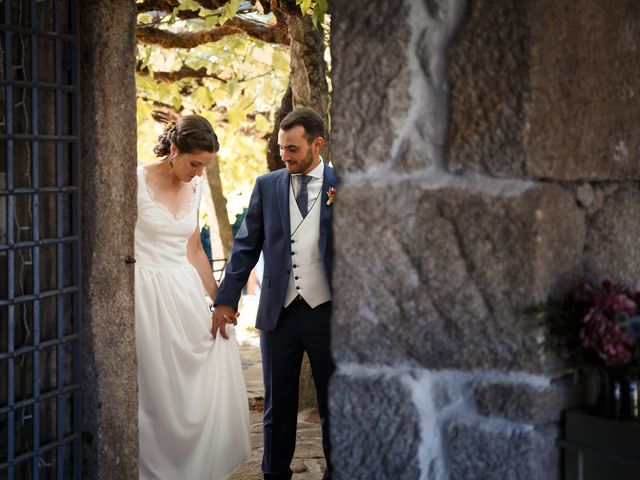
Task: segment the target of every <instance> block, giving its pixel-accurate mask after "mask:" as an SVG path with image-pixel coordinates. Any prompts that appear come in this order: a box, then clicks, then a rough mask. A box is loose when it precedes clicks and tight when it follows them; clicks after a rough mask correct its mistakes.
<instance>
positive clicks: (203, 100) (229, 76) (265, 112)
mask: <svg viewBox="0 0 640 480" xmlns="http://www.w3.org/2000/svg"><path fill="white" fill-rule="evenodd" d="M240 4H241V2H240V1H235V0H234V1H230V2H228V3H226V4H225V5H223V7H221V8H219V9H217V10H215V11H214V10H207V9H204V8H202V7H200V6H199V4H197V3H196V2H195V1H193V0H181V1H180V5H179V6H178V7H176V9H174V12H173V13H163V12H153V15H151V14H148V13H143V14H140V15H139V16H138V22H139V23H141V24H147V23H157V24H158V25H159V26H158V27H157V28H162V29H168V30H170V31H172V32H174V33H180V32H194V31H199V30H201V29H205V28H209V27H210V26H211V25H212V22H214V24H216V23H217V24H221V23H223V22H225V21H226V20H228V19H229V18H231V17H233V16H234V15H236V12H237V11H238V8H239V6H240ZM198 9H199V11H200V16H199V17H197V18H193V19H186V20H181V19H178V18H177V16H176V14H177V12H178V11H179V10H198ZM137 57H138V64H139V65H138V69H139V71H141V72H143V73H145V75H138V76H137V81H136V84H137V90H138V158H139V159H140V161H141V162H143V163H147V162H150V161H153V160H155V158H154V156H153V146H154V145H155V143H156V140H157V137H158V135H160V133H161V132H162V126H163V125H162V123H161V122H162V120H164V119H167V118H174V117H175V116H176V115H185V114H190V113H197V114H200V115H202V116H204V117H206V118H207V119H208V120H209V121H210V122H211V123H212V125H213V126H214V129H215V130H216V133H217V134H218V137H219V139H220V144H221V147H222V148H221V150H220V152H219V154H218V158H219V163H220V174H221V179H222V185H223V191H224V194H225V196H226V197H227V200H228V204H227V209H228V213H229V217H230V220H231V221H233V219H234V218H235V215H236V213H239V212H240V211H242V208H243V206H245V205H246V204H247V203H248V196H249V194H250V192H251V187H252V185H253V182H254V179H255V177H256V176H257V175H259V174H261V173H264V172H266V160H265V158H266V148H267V143H266V138H267V137H268V135H269V133H270V132H271V130H272V129H273V122H274V115H275V112H276V111H277V109H278V107H279V105H280V100H281V98H282V96H283V95H284V93H285V91H286V88H287V85H288V77H289V52H288V48H287V47H285V46H282V45H275V44H269V43H265V42H262V41H260V40H257V39H255V38H252V37H249V36H247V35H244V34H239V35H232V36H227V37H223V38H222V39H221V40H219V41H217V42H214V43H209V44H203V45H199V46H198V47H196V48H192V49H163V48H161V47H158V46H155V45H145V44H138V51H137ZM185 68H189V69H192V70H191V71H199V72H204V75H200V77H199V78H181V79H178V80H177V81H173V82H167V81H163V80H162V74H163V73H165V72H179V71H181V69H185Z"/></svg>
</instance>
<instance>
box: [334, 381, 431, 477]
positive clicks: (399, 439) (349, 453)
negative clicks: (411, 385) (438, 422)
mask: <svg viewBox="0 0 640 480" xmlns="http://www.w3.org/2000/svg"><path fill="white" fill-rule="evenodd" d="M330 391H331V393H330V395H331V397H330V404H329V405H330V409H331V419H330V421H331V425H334V426H336V429H333V428H332V430H331V431H332V435H331V439H332V444H331V461H332V464H333V466H334V477H333V478H335V479H336V480H358V479H363V480H365V479H366V480H376V479H380V480H387V479H391V478H393V479H394V480H403V479H415V478H418V476H419V466H418V459H417V453H418V446H419V443H420V432H419V430H418V428H417V424H418V414H417V412H416V410H415V407H414V405H413V404H412V402H411V401H410V393H409V392H408V390H407V388H406V387H405V386H404V385H403V384H402V382H401V381H399V380H398V379H397V378H385V377H383V376H380V377H377V378H353V377H350V376H345V375H340V374H337V375H335V376H334V377H333V379H332V381H331V389H330Z"/></svg>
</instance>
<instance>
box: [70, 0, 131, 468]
mask: <svg viewBox="0 0 640 480" xmlns="http://www.w3.org/2000/svg"><path fill="white" fill-rule="evenodd" d="M80 7H81V12H80V19H81V25H80V28H81V35H82V42H81V45H82V46H83V48H82V51H81V60H80V61H81V67H82V68H81V69H80V70H81V73H82V79H81V85H82V98H83V102H82V113H81V115H82V155H81V159H82V167H83V178H82V180H83V187H82V195H83V199H84V200H83V203H82V205H83V211H82V241H83V244H82V247H83V251H82V257H83V258H82V263H83V284H84V286H85V290H84V295H83V314H84V316H83V327H82V335H83V336H82V345H83V351H82V362H83V380H82V384H81V385H82V396H83V397H82V401H83V429H84V430H86V431H88V432H91V434H92V436H93V442H92V443H91V444H90V445H84V446H83V453H84V456H85V459H84V461H85V465H86V476H87V477H88V478H94V479H114V478H137V477H138V429H137V425H138V422H137V418H138V417H137V413H138V395H137V365H136V355H135V335H134V298H133V292H134V278H133V275H134V272H133V265H130V264H126V263H125V257H126V256H127V255H131V256H133V253H134V252H133V248H134V246H133V230H134V224H135V220H136V215H135V212H136V203H135V191H136V176H135V167H136V136H135V133H134V132H135V131H136V110H135V108H136V107H135V105H136V103H135V95H136V91H135V80H134V72H135V33H134V32H135V22H136V10H135V5H134V3H132V2H130V1H128V0H117V1H115V2H114V1H111V0H109V1H107V0H98V1H95V0H90V1H89V0H86V1H82V2H81V5H80ZM114 12H118V18H117V19H114Z"/></svg>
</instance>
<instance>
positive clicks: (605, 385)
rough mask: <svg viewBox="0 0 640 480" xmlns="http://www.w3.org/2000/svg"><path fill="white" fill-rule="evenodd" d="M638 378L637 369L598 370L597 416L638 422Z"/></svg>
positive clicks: (639, 416)
mask: <svg viewBox="0 0 640 480" xmlns="http://www.w3.org/2000/svg"><path fill="white" fill-rule="evenodd" d="M639 378H640V375H639V373H638V370H637V369H625V368H615V367H609V368H605V369H600V370H599V379H600V393H599V398H598V406H597V414H598V415H600V416H602V417H605V418H613V419H616V420H629V421H633V420H639V419H640V412H639V408H638V405H639V400H640V398H639V396H638V395H639V392H638V379H639Z"/></svg>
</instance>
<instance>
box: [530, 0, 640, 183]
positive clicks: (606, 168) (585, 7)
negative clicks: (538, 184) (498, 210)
mask: <svg viewBox="0 0 640 480" xmlns="http://www.w3.org/2000/svg"><path fill="white" fill-rule="evenodd" d="M527 3H528V5H529V18H530V19H531V20H530V25H531V46H532V48H531V65H532V67H531V72H530V84H531V86H532V88H531V105H530V106H529V107H528V110H529V115H528V121H529V132H528V135H527V151H528V170H529V173H530V175H531V176H534V177H545V178H556V179H563V180H577V179H593V180H596V179H597V180H613V179H619V180H625V179H628V180H631V179H639V178H640V162H639V161H638V154H639V152H640V137H639V136H638V134H637V133H638V125H639V122H640V120H639V119H640V102H638V95H639V94H640V88H639V85H638V78H640V56H638V48H639V47H640V41H639V39H640V3H639V2H637V1H635V0H619V1H616V2H615V3H613V4H611V3H608V2H602V1H600V0H578V1H574V2H557V1H554V0H542V1H534V2H527Z"/></svg>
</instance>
